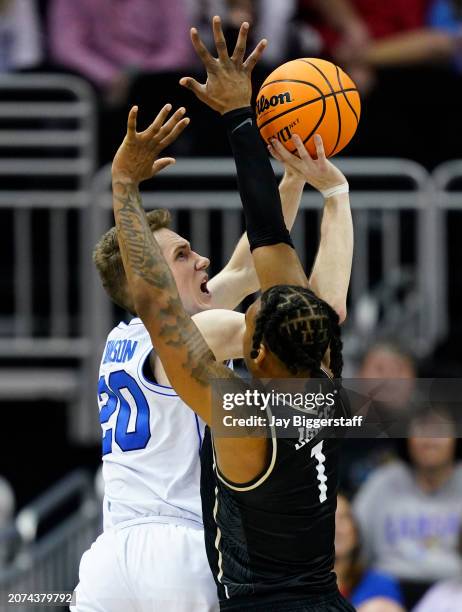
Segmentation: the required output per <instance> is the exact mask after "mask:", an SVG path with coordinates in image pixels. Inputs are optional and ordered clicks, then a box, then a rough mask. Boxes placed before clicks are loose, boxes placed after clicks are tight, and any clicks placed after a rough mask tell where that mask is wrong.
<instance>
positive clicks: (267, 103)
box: [257, 91, 293, 115]
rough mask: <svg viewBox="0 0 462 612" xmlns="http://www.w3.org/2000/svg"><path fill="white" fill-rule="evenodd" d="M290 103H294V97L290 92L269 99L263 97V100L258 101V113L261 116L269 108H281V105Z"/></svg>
mask: <svg viewBox="0 0 462 612" xmlns="http://www.w3.org/2000/svg"><path fill="white" fill-rule="evenodd" d="M288 102H293V100H292V96H291V95H290V92H289V91H286V92H285V93H281V94H278V95H274V96H271V98H269V99H268V98H266V97H265V96H263V95H262V96H261V98H260V99H259V100H258V101H257V113H258V114H259V115H261V114H262V113H264V112H265V111H267V110H268V109H269V108H274V107H275V106H279V105H280V104H287V103H288Z"/></svg>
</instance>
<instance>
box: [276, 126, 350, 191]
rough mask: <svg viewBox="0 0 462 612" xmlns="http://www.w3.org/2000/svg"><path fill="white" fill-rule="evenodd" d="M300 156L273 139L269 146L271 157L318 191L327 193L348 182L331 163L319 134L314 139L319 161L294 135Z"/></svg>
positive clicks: (296, 135) (293, 139)
mask: <svg viewBox="0 0 462 612" xmlns="http://www.w3.org/2000/svg"><path fill="white" fill-rule="evenodd" d="M292 142H293V143H294V145H295V147H296V149H297V152H298V155H294V154H292V153H290V152H289V151H288V150H287V149H286V148H285V147H284V146H283V145H282V144H281V143H280V142H279V140H276V139H273V140H272V141H271V144H270V145H269V146H268V150H269V152H270V153H271V155H272V156H273V157H274V158H275V159H277V160H278V161H280V162H281V163H283V164H284V165H285V167H286V169H287V170H289V171H292V172H295V173H297V174H298V175H300V177H302V178H303V179H305V181H306V182H307V183H309V184H310V185H311V186H312V187H314V188H315V189H317V190H318V191H326V190H327V189H331V188H332V187H337V186H338V185H342V184H344V183H346V182H347V180H346V178H345V175H344V174H343V173H342V172H341V171H340V170H339V169H338V168H337V167H336V166H334V164H333V163H332V162H330V161H329V160H328V159H327V157H326V153H325V151H324V144H323V142H322V138H321V136H320V135H319V134H316V135H315V137H314V144H315V146H316V154H317V159H313V158H312V157H311V155H310V154H309V153H308V151H307V150H306V148H305V145H304V144H303V141H302V139H301V138H300V136H298V134H293V135H292Z"/></svg>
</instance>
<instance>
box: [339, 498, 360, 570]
mask: <svg viewBox="0 0 462 612" xmlns="http://www.w3.org/2000/svg"><path fill="white" fill-rule="evenodd" d="M357 536H358V534H357V531H356V527H355V523H354V519H353V515H352V513H351V506H350V504H349V502H348V500H347V499H346V498H345V497H343V495H339V496H338V498H337V511H336V513H335V556H336V557H337V559H341V558H343V557H347V556H349V555H350V554H351V552H352V551H353V549H354V548H355V546H356V545H357Z"/></svg>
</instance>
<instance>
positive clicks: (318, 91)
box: [257, 58, 361, 157]
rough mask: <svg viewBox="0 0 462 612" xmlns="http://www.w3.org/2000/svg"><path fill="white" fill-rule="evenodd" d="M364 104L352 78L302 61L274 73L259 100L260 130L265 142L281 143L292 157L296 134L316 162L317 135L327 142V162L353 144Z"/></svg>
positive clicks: (322, 64) (308, 60) (330, 66)
mask: <svg viewBox="0 0 462 612" xmlns="http://www.w3.org/2000/svg"><path fill="white" fill-rule="evenodd" d="M360 114H361V100H360V97H359V93H358V90H357V88H356V85H355V84H354V83H353V81H352V80H351V79H350V77H349V76H348V75H347V74H346V73H345V72H343V70H341V68H339V67H338V66H335V65H334V64H332V63H331V62H327V61H325V60H320V59H316V58H303V59H297V60H293V61H291V62H287V63H286V64H283V65H282V66H279V68H276V70H274V72H272V73H271V74H270V75H269V77H268V78H267V79H266V81H265V82H264V83H263V85H262V87H261V89H260V92H259V94H258V97H257V124H258V127H259V129H260V134H261V135H262V137H263V139H264V140H265V141H266V142H267V143H269V142H270V140H271V139H272V138H277V139H278V140H279V141H280V142H281V143H282V144H283V145H284V146H285V147H286V148H287V149H288V150H289V151H290V152H291V153H295V152H296V151H295V148H294V146H293V143H292V142H291V137H292V134H293V133H296V134H299V135H300V136H301V138H302V140H303V142H304V144H305V147H306V148H307V149H308V151H309V153H310V154H311V155H313V156H316V147H315V144H314V139H313V137H314V135H315V134H320V135H321V136H322V139H323V142H324V147H325V150H326V155H327V157H332V156H333V155H336V154H337V153H339V152H340V151H341V150H342V149H343V148H344V147H346V145H347V144H348V143H349V142H350V140H351V139H352V138H353V136H354V134H355V132H356V129H357V127H358V123H359V118H360Z"/></svg>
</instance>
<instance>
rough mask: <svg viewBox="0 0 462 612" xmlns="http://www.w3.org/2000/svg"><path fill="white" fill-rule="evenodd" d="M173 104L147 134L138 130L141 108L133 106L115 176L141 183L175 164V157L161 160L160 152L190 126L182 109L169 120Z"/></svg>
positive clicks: (116, 164)
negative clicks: (138, 117) (139, 109)
mask: <svg viewBox="0 0 462 612" xmlns="http://www.w3.org/2000/svg"><path fill="white" fill-rule="evenodd" d="M171 110H172V105H171V104H166V105H165V106H164V107H163V109H162V110H161V111H160V113H159V114H158V115H157V117H156V118H155V119H154V121H153V122H152V123H151V125H150V126H149V127H148V128H147V129H146V130H144V132H137V131H136V120H137V116H138V107H137V106H133V108H132V109H131V110H130V113H129V115H128V121H127V134H126V135H125V138H124V140H123V142H122V144H121V145H120V147H119V149H118V151H117V153H116V155H115V157H114V161H113V162H112V176H113V177H115V176H117V178H125V179H129V180H131V181H133V182H134V183H141V182H142V181H146V180H147V179H150V178H152V177H153V176H154V175H155V174H157V173H158V172H160V171H161V170H163V169H164V168H167V166H170V165H171V164H174V163H175V160H174V159H173V158H172V157H163V158H160V159H158V157H159V155H160V153H161V152H162V151H163V150H164V149H165V148H166V147H168V146H169V145H170V144H172V142H174V141H175V140H176V139H177V138H178V136H179V135H180V134H181V133H182V132H183V130H184V129H185V128H186V126H187V125H188V124H189V118H188V117H185V116H184V114H185V112H186V109H184V108H179V109H178V110H177V111H176V112H175V113H174V114H173V115H172V116H171V117H170V119H168V120H167V118H168V115H169V113H170V111H171Z"/></svg>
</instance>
